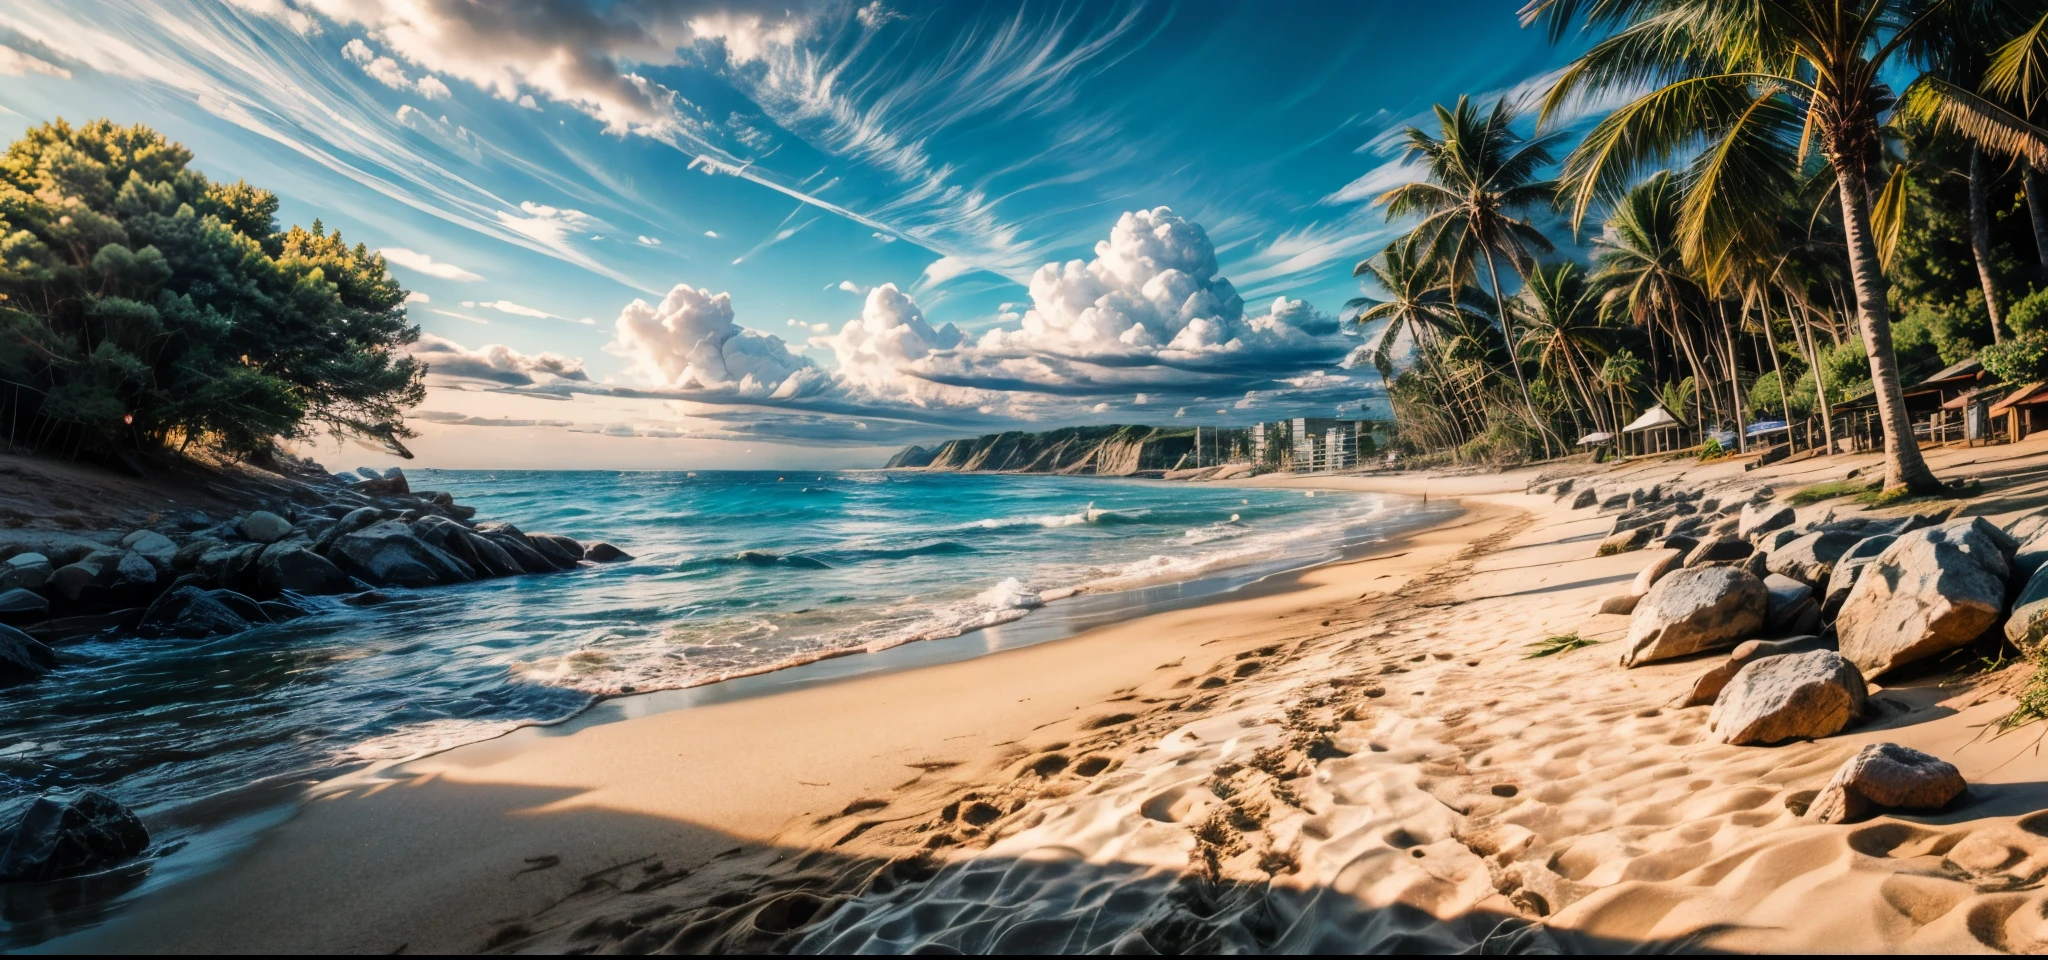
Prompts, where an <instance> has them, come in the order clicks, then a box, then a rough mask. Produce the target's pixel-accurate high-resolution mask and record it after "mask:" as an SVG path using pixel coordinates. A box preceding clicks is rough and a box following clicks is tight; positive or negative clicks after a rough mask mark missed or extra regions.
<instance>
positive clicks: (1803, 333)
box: [1785, 290, 1835, 454]
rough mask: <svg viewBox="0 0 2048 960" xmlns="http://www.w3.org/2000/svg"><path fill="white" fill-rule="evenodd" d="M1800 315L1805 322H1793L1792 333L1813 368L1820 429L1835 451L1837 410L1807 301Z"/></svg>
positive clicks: (1830, 450) (1788, 299) (1787, 294)
mask: <svg viewBox="0 0 2048 960" xmlns="http://www.w3.org/2000/svg"><path fill="white" fill-rule="evenodd" d="M1785 302H1786V303H1791V302H1792V293H1791V291H1789V290H1788V291H1786V292H1785ZM1799 315H1800V316H1801V317H1803V318H1804V319H1805V321H1806V322H1805V323H1803V324H1802V323H1800V322H1799V321H1798V320H1794V321H1793V322H1792V335H1793V336H1795V337H1798V338H1799V349H1800V350H1801V351H1802V352H1804V353H1805V354H1806V365H1807V366H1808V367H1809V368H1811V369H1812V370H1813V403H1814V406H1816V407H1818V408H1819V409H1820V431H1821V435H1822V436H1824V437H1826V438H1827V441H1828V453H1829V454H1833V453H1834V452H1835V411H1834V409H1833V408H1832V407H1829V406H1828V385H1827V378H1826V377H1823V376H1821V369H1820V351H1819V350H1818V349H1817V348H1816V347H1815V346H1814V343H1813V314H1812V313H1811V312H1810V311H1808V310H1807V308H1806V301H1804V300H1801V301H1799Z"/></svg>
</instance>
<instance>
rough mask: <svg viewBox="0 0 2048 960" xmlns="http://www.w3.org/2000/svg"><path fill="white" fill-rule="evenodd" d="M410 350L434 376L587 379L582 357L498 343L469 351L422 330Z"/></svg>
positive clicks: (526, 381) (508, 381)
mask: <svg viewBox="0 0 2048 960" xmlns="http://www.w3.org/2000/svg"><path fill="white" fill-rule="evenodd" d="M411 352H412V355H413V356H415V357H418V358H419V359H420V360H421V361H422V362H424V363H426V364H427V367H428V375H429V376H432V377H436V378H444V379H462V380H488V381H491V382H494V383H500V384H505V385H507V386H528V385H532V384H542V383H555V382H559V381H577V382H582V381H588V380H589V379H590V375H589V374H588V373H586V372H585V371H584V369H583V361H582V360H579V359H576V358H573V357H565V356H562V355H560V354H555V353H533V354H528V353H520V352H519V351H517V350H514V349H512V348H511V347H508V346H505V345H504V344H500V343H493V344H489V345H487V346H483V347H479V348H477V349H475V350H471V349H469V348H467V347H464V346H463V345H462V344H459V343H456V342H455V341H453V340H447V339H443V338H441V337H437V336H434V335H433V334H431V333H423V334H421V335H420V339H419V341H418V342H417V343H414V344H413V345H412V347H411Z"/></svg>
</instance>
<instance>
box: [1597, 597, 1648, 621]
mask: <svg viewBox="0 0 2048 960" xmlns="http://www.w3.org/2000/svg"><path fill="white" fill-rule="evenodd" d="M1641 600H1642V598H1641V597H1638V596H1636V595H1635V594H1633V593H1624V594H1619V595H1616V596H1612V597H1608V598H1607V599H1605V600H1602V601H1600V612H1601V613H1605V614H1613V615H1616V616H1623V617H1625V616H1628V615H1629V614H1631V613H1634V612H1635V610H1636V604H1637V602H1639V601H1641Z"/></svg>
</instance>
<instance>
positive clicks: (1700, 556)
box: [1685, 537, 1756, 567]
mask: <svg viewBox="0 0 2048 960" xmlns="http://www.w3.org/2000/svg"><path fill="white" fill-rule="evenodd" d="M1755 552H1756V548H1755V547H1754V546H1751V545H1750V542H1749V541H1747V540H1744V539H1742V538H1740V537H1714V538H1712V539H1709V540H1704V541H1701V542H1700V544H1699V545H1698V546H1695V547H1693V548H1692V552H1691V553H1688V554H1686V556H1685V565H1686V566H1688V567H1704V566H1709V565H1714V564H1739V563H1741V562H1742V561H1744V560H1747V559H1749V555H1750V554H1752V553H1755Z"/></svg>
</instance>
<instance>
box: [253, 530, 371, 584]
mask: <svg viewBox="0 0 2048 960" xmlns="http://www.w3.org/2000/svg"><path fill="white" fill-rule="evenodd" d="M256 583H257V585H258V586H260V587H261V588H262V592H263V594H264V595H266V596H276V595H277V594H280V593H283V592H285V591H287V590H289V591H291V592H293V593H302V594H306V595H307V596H320V595H322V594H330V593H347V592H349V591H350V590H353V589H355V584H354V582H353V581H351V580H350V579H349V576H348V574H346V573H343V572H342V571H341V568H340V567H338V566H335V565H334V561H332V560H329V559H327V558H326V557H323V556H321V555H319V554H317V553H314V552H313V550H312V548H311V547H310V546H309V545H308V544H306V542H305V541H302V540H287V541H285V542H283V543H273V544H271V545H270V546H267V547H264V548H263V552H262V553H261V554H259V555H258V556H257V558H256Z"/></svg>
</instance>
